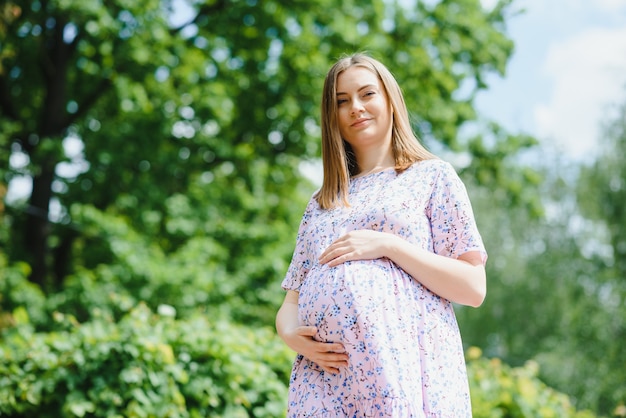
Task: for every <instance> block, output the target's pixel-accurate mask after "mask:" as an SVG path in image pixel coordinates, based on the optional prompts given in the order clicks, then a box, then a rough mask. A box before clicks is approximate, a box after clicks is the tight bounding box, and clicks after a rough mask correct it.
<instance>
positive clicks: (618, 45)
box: [533, 0, 626, 159]
mask: <svg viewBox="0 0 626 418" xmlns="http://www.w3.org/2000/svg"><path fill="white" fill-rule="evenodd" d="M603 3H604V4H605V5H609V3H611V2H610V1H609V0H604V2H603ZM611 4H612V3H611ZM607 7H608V6H607ZM543 69H544V71H545V74H546V76H547V77H548V78H550V79H551V82H552V83H553V89H552V91H551V95H550V97H549V99H548V101H547V102H544V103H539V104H537V105H536V106H535V107H534V111H533V114H534V119H535V126H536V129H537V135H538V136H539V137H540V138H542V139H544V140H547V141H555V142H556V144H557V147H558V148H559V149H561V150H563V151H564V152H566V153H567V154H569V155H570V156H571V157H573V158H575V159H581V158H584V157H585V156H587V155H590V154H591V153H593V151H594V148H595V144H596V143H597V140H598V138H599V135H600V134H601V130H600V126H601V125H600V124H601V123H602V122H603V121H606V120H607V118H608V115H607V114H606V110H607V108H608V107H609V105H611V104H617V103H622V102H623V101H624V100H626V90H624V87H625V85H626V28H624V27H621V28H617V29H606V28H593V29H586V30H584V31H582V32H580V33H578V34H576V35H574V36H572V37H570V38H567V39H564V40H561V41H555V42H553V43H552V44H551V45H550V47H549V49H548V54H547V58H546V61H545V62H544V66H543Z"/></svg>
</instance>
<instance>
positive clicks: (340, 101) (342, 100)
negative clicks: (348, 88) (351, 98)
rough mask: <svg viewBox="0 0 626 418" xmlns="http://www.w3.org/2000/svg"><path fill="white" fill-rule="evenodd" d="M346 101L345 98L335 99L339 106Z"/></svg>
mask: <svg viewBox="0 0 626 418" xmlns="http://www.w3.org/2000/svg"><path fill="white" fill-rule="evenodd" d="M346 102H347V100H346V99H339V100H337V105H338V106H341V105H342V104H344V103H346Z"/></svg>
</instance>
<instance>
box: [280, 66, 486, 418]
mask: <svg viewBox="0 0 626 418" xmlns="http://www.w3.org/2000/svg"><path fill="white" fill-rule="evenodd" d="M321 122H322V159H323V166H324V180H323V184H322V186H321V188H320V190H318V191H317V192H316V193H315V194H314V195H313V196H312V198H311V200H310V202H309V204H308V206H307V208H306V210H305V213H304V215H303V217H302V221H301V224H300V228H299V232H298V236H297V240H296V247H295V251H294V254H293V258H292V261H291V264H290V266H289V269H288V271H287V275H286V277H285V279H284V281H283V283H282V287H283V288H284V289H285V290H286V291H287V293H286V295H285V300H284V302H283V304H282V306H281V308H280V309H279V311H278V313H277V316H276V328H277V331H278V334H279V335H280V337H281V338H282V339H283V340H284V341H285V343H286V344H287V345H288V346H289V347H291V348H292V349H293V350H294V351H296V352H297V353H298V355H297V357H296V359H295V362H294V365H293V370H292V374H291V379H290V385H289V400H288V413H287V415H288V416H289V417H327V418H341V417H351V418H352V417H394V418H400V417H407V418H408V417H413V418H420V417H449V418H462V417H471V415H472V414H471V404H470V397H469V388H468V383H467V375H466V368H465V362H464V356H463V346H462V343H461V337H460V333H459V328H458V325H457V323H456V319H455V316H454V311H453V307H452V302H455V303H459V304H463V305H469V306H475V307H476V306H479V305H480V304H481V303H482V302H483V300H484V298H485V293H486V277H485V268H484V265H485V262H486V259H487V254H486V252H485V249H484V246H483V243H482V240H481V237H480V234H479V232H478V230H477V227H476V223H475V220H474V215H473V213H472V207H471V203H470V200H469V198H468V196H467V193H466V190H465V186H464V185H463V183H462V182H461V180H460V178H459V177H458V175H457V173H456V172H455V170H454V169H453V167H452V166H451V165H450V164H449V163H447V162H444V161H442V160H440V159H438V158H437V157H435V156H434V155H432V154H431V153H429V152H428V151H427V150H426V149H425V148H424V147H423V146H422V145H421V144H420V143H419V141H418V139H417V137H416V136H415V134H414V133H413V131H412V129H411V126H410V122H409V117H408V112H407V109H406V105H405V103H404V98H403V96H402V93H401V90H400V87H399V86H398V83H397V82H396V80H395V79H394V77H393V76H392V75H391V73H390V72H389V70H388V69H387V68H386V67H385V66H384V65H383V64H381V63H380V62H379V61H377V60H375V59H373V58H371V57H369V56H367V55H364V54H355V55H351V56H348V57H345V58H342V59H340V60H339V61H338V62H337V63H335V65H334V66H333V67H332V68H331V69H330V71H329V72H328V74H327V76H326V80H325V83H324V91H323V96H322V120H321Z"/></svg>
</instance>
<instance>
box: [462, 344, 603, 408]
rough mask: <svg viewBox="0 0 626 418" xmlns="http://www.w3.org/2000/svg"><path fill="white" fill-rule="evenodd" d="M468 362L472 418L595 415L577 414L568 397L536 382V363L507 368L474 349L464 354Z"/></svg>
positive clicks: (537, 379) (497, 360)
mask: <svg viewBox="0 0 626 418" xmlns="http://www.w3.org/2000/svg"><path fill="white" fill-rule="evenodd" d="M467 359H468V375H469V381H470V387H471V393H472V410H473V411H474V418H500V417H502V418H527V417H541V418H593V417H594V416H595V415H594V414H592V413H591V412H589V411H576V409H575V408H574V407H573V406H572V404H571V403H570V400H569V398H568V397H567V395H565V394H563V393H559V392H557V391H556V390H554V389H552V388H550V387H548V386H547V385H546V384H544V383H543V382H542V381H541V380H539V378H538V377H537V375H538V372H539V367H538V365H537V363H535V362H532V361H530V362H527V363H526V365H525V366H523V367H510V366H508V365H506V364H503V363H502V362H501V361H500V359H497V358H493V359H487V358H484V357H482V353H481V350H480V349H479V348H476V347H473V348H470V349H469V350H468V351H467Z"/></svg>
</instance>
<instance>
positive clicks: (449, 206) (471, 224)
mask: <svg viewBox="0 0 626 418" xmlns="http://www.w3.org/2000/svg"><path fill="white" fill-rule="evenodd" d="M427 215H428V217H429V218H430V225H431V233H432V239H433V250H434V252H435V253H436V254H440V255H444V256H446V257H452V258H458V257H459V256H460V255H462V254H464V253H467V252H470V251H478V252H480V254H481V258H482V261H483V265H484V264H485V263H486V262H487V251H486V250H485V247H484V244H483V240H482V237H481V236H480V233H479V232H478V227H477V225H476V220H475V219H474V213H473V210H472V205H471V202H470V199H469V196H468V194H467V190H466V188H465V185H464V184H463V182H462V181H461V179H460V178H459V176H458V174H457V173H456V171H455V170H454V168H453V167H452V165H451V164H450V163H447V162H444V161H442V162H441V164H440V168H439V172H438V173H437V174H436V176H435V178H434V182H433V188H432V192H431V196H430V201H429V204H428V207H427Z"/></svg>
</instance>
